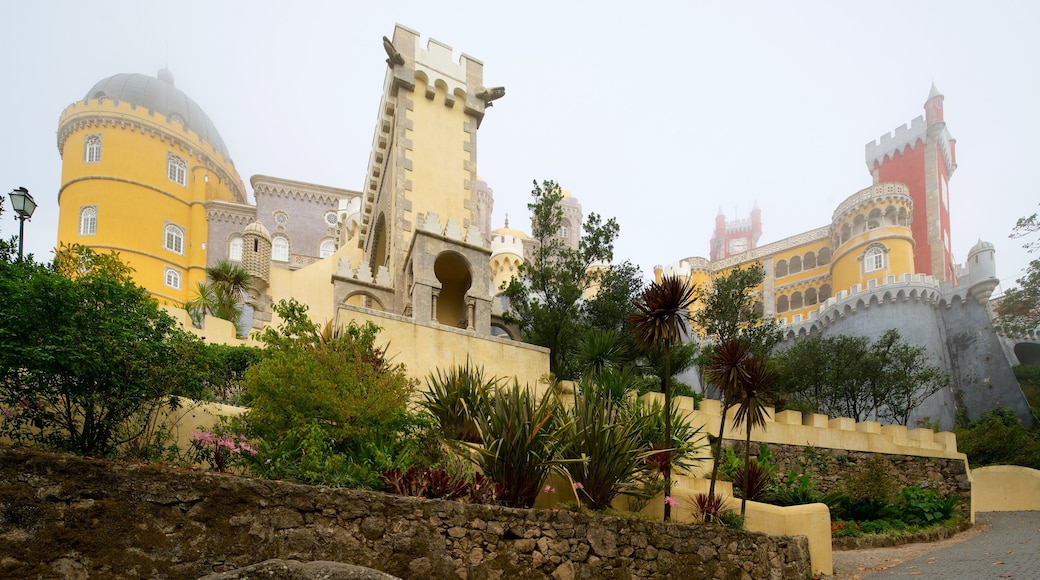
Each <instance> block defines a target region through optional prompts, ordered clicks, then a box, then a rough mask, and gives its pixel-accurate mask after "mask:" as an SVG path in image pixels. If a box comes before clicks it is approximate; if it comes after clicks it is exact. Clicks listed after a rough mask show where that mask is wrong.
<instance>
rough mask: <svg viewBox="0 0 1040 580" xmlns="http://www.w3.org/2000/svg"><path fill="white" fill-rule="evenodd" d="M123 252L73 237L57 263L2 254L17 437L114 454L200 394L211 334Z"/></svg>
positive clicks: (4, 401)
mask: <svg viewBox="0 0 1040 580" xmlns="http://www.w3.org/2000/svg"><path fill="white" fill-rule="evenodd" d="M130 272H131V270H130V268H128V267H127V266H126V265H125V264H123V263H122V262H121V261H120V260H119V259H118V256H117V255H116V254H114V253H112V254H97V253H95V252H94V251H92V250H90V249H89V248H86V247H83V246H63V247H62V248H60V249H59V251H58V252H57V257H56V258H55V261H54V263H53V264H51V265H50V266H44V265H41V264H35V263H33V262H31V261H29V260H20V261H14V262H12V261H10V260H9V259H4V260H0V312H3V316H0V405H2V406H3V407H4V409H3V416H4V420H3V426H2V431H3V433H4V434H5V435H7V436H9V437H11V438H12V439H16V440H22V441H28V442H32V443H38V444H43V445H45V446H47V447H50V448H53V449H58V450H65V451H72V452H75V453H79V454H83V455H97V456H108V455H112V454H114V453H115V452H116V451H117V449H118V448H119V447H120V446H121V445H123V444H125V443H128V442H131V441H138V442H139V441H140V438H141V437H142V436H143V435H144V434H145V433H146V432H148V427H149V425H148V421H147V418H148V417H154V416H157V415H158V414H160V413H161V411H162V410H164V409H168V408H169V407H170V406H173V405H175V399H173V395H186V396H193V397H197V396H198V395H199V394H200V393H201V391H202V385H203V378H202V375H201V372H200V370H199V364H198V363H199V359H198V356H199V352H200V348H201V341H200V340H199V339H197V338H195V337H193V336H191V335H189V334H188V333H185V332H184V331H182V330H180V329H179V328H177V324H176V322H175V321H174V320H173V318H171V317H170V316H169V315H167V314H166V312H164V311H163V310H162V309H161V308H160V307H159V305H158V303H157V302H156V301H155V300H154V299H153V298H152V297H151V296H150V295H149V294H148V292H147V291H146V290H145V289H143V288H141V287H139V286H136V285H135V284H134V283H133V281H132V280H131V277H130Z"/></svg>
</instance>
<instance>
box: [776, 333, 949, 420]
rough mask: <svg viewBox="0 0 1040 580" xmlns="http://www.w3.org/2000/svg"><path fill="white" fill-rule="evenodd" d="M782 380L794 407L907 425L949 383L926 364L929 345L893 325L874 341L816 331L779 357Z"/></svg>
mask: <svg viewBox="0 0 1040 580" xmlns="http://www.w3.org/2000/svg"><path fill="white" fill-rule="evenodd" d="M775 360H776V370H777V372H778V374H779V375H780V379H779V382H780V383H781V385H782V387H781V388H782V390H783V391H784V393H785V395H786V396H787V397H790V398H792V399H794V400H795V401H796V403H795V406H798V407H799V408H801V409H803V410H805V411H809V412H813V413H824V414H827V415H831V416H838V417H852V418H854V419H856V420H857V421H866V420H868V419H875V420H878V421H887V422H891V423H898V424H901V425H906V424H907V423H908V422H909V420H910V415H911V414H912V413H913V411H914V410H915V409H917V408H918V407H919V406H920V405H921V404H922V403H923V402H924V400H925V399H927V398H928V397H930V396H931V395H933V394H935V393H936V392H938V391H939V390H940V389H942V388H943V387H945V386H947V385H948V384H949V382H950V377H949V375H947V374H946V373H944V372H943V371H942V370H941V369H940V368H939V367H937V366H934V365H929V364H927V355H926V353H925V349H924V347H919V346H911V345H909V344H906V343H905V342H903V341H902V339H901V337H900V335H899V332H898V331H896V330H889V331H887V332H885V334H883V335H882V336H880V337H878V338H877V339H876V340H874V341H870V340H869V339H868V338H865V337H857V336H845V335H837V336H826V337H820V336H811V337H808V338H804V339H802V340H799V341H798V342H796V343H795V344H793V345H792V346H791V347H790V348H788V349H786V350H784V351H782V352H781V353H779V354H778V355H777V356H776V357H775Z"/></svg>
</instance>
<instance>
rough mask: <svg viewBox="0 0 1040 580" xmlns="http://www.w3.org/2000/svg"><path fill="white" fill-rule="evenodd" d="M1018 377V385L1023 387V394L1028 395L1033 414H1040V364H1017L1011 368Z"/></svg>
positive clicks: (1027, 399)
mask: <svg viewBox="0 0 1040 580" xmlns="http://www.w3.org/2000/svg"><path fill="white" fill-rule="evenodd" d="M1011 370H1012V371H1014V373H1015V378H1016V379H1018V385H1019V386H1020V387H1022V394H1024V395H1025V396H1026V401H1028V402H1029V406H1030V408H1032V409H1033V415H1034V416H1036V415H1038V414H1040V366H1037V365H1015V366H1014V367H1012V368H1011Z"/></svg>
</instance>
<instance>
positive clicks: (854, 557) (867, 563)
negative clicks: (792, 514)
mask: <svg viewBox="0 0 1040 580" xmlns="http://www.w3.org/2000/svg"><path fill="white" fill-rule="evenodd" d="M987 529H989V524H986V523H984V522H977V523H976V524H975V525H974V526H972V527H971V529H969V530H967V531H964V532H961V533H959V534H957V535H955V536H954V537H952V538H948V539H945V540H940V541H938V542H925V543H918V544H905V545H903V546H896V547H893V548H872V549H869V550H842V551H835V552H834V553H833V561H834V576H831V578H841V579H842V580H845V579H849V580H858V579H860V578H870V577H872V576H873V575H875V574H878V572H883V571H885V570H888V569H890V568H895V567H897V566H899V565H901V564H902V563H903V562H907V561H909V560H913V559H915V558H920V557H921V556H927V555H928V554H930V553H932V552H936V551H938V550H942V549H945V548H949V547H950V546H954V545H956V544H959V543H961V542H963V541H965V540H968V539H970V538H974V537H975V536H978V535H979V534H982V533H985V532H986V530H987ZM875 577H876V576H875Z"/></svg>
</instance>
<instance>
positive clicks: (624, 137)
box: [0, 0, 1040, 289]
mask: <svg viewBox="0 0 1040 580" xmlns="http://www.w3.org/2000/svg"><path fill="white" fill-rule="evenodd" d="M351 4H353V3H347V2H304V1H296V2H293V3H292V5H291V6H290V3H289V2H277V3H276V2H266V1H252V2H218V1H203V2H195V1H179V2H143V1H133V2H124V1H112V0H109V1H106V2H101V3H97V2H83V1H81V0H80V1H76V2H65V1H36V2H17V3H15V2H4V3H3V4H2V5H0V22H3V23H4V24H5V26H4V34H3V39H4V49H3V50H2V51H0V72H2V73H3V75H2V79H3V81H2V82H3V90H2V91H0V131H2V135H3V139H2V141H0V189H2V192H3V193H4V194H5V195H4V197H5V199H4V202H3V203H4V204H5V207H6V208H7V211H6V212H5V214H4V216H3V218H2V222H0V235H2V236H4V237H8V236H11V235H13V234H15V233H17V222H16V221H15V220H14V219H13V212H11V211H10V205H9V201H8V200H7V199H6V192H7V191H10V189H11V188H13V187H17V186H25V187H27V188H28V189H29V190H30V191H31V193H32V194H33V196H34V197H35V198H36V200H37V202H38V203H39V204H40V207H39V209H38V210H37V212H36V215H35V216H34V217H33V218H32V221H30V222H29V223H27V224H26V247H27V251H31V252H34V253H35V254H36V255H37V257H38V258H49V257H50V250H51V248H52V247H53V246H54V245H55V243H56V236H57V233H56V232H57V211H58V208H57V191H58V188H59V187H60V181H61V159H60V157H59V154H58V150H57V146H56V130H57V125H58V116H59V115H60V114H61V112H62V110H63V109H64V108H65V107H66V106H67V105H69V104H71V103H72V102H73V101H76V100H80V99H82V98H83V97H84V96H85V94H86V92H87V90H88V89H90V87H91V86H93V85H94V83H96V82H97V81H98V80H100V79H102V78H105V77H108V76H110V75H113V74H116V73H121V72H134V73H144V74H149V75H154V74H155V73H156V71H157V70H158V69H159V68H161V67H163V66H168V67H169V69H170V70H171V71H172V72H173V74H174V76H175V78H176V84H177V87H178V88H180V89H181V90H183V91H184V92H185V93H187V94H188V95H189V96H191V97H192V98H193V99H194V100H195V101H196V102H198V103H199V105H201V106H202V108H203V109H204V110H205V111H206V112H207V113H208V114H209V116H210V118H212V119H213V121H214V123H216V125H217V127H218V129H219V130H220V132H221V135H222V136H223V138H224V141H225V142H226V143H227V146H228V148H229V149H230V151H231V156H232V158H233V159H234V162H235V166H236V167H237V168H238V171H239V173H240V175H241V176H242V178H243V181H244V182H245V183H246V186H247V189H250V188H249V177H250V176H252V175H254V174H265V175H272V176H277V177H284V178H288V179H295V180H300V181H308V182H313V183H319V184H324V185H330V186H335V187H344V188H349V189H358V188H360V186H361V183H362V180H363V178H364V175H365V169H366V164H367V161H368V155H369V148H370V145H371V143H372V134H373V130H374V128H375V122H376V113H377V108H378V103H379V98H380V91H381V88H382V82H383V76H384V72H385V69H386V64H385V62H384V59H385V58H386V55H385V54H384V52H383V49H382V46H381V43H380V37H382V36H383V35H386V36H391V35H392V33H393V30H394V24H395V23H397V22H399V23H401V24H403V25H405V26H407V27H409V28H412V29H413V30H416V31H418V32H419V33H420V34H421V35H422V37H423V40H422V41H421V42H422V44H423V46H425V43H426V39H427V38H429V37H433V38H436V39H437V40H439V41H441V42H444V43H446V44H448V45H450V46H452V47H453V48H454V49H455V57H456V60H457V58H458V55H459V54H460V53H461V52H465V53H466V54H469V55H472V56H473V57H475V58H477V59H480V60H482V61H483V62H484V80H485V84H487V85H488V86H497V85H504V86H505V87H506V90H507V95H506V97H505V98H503V99H501V100H499V101H496V103H495V106H494V108H492V109H490V110H489V111H488V113H487V115H486V117H485V118H484V121H483V124H482V126H481V128H480V132H479V138H478V147H479V157H478V166H479V172H480V174H481V176H482V177H483V178H484V179H485V180H486V181H487V182H488V183H489V185H490V186H491V187H492V188H493V190H494V195H495V218H494V226H495V227H499V226H501V225H502V223H503V221H504V216H505V215H506V214H507V213H508V214H509V218H510V225H511V226H512V227H519V228H523V229H527V227H528V226H529V217H528V212H527V209H526V204H527V203H528V201H529V199H530V190H531V181H532V180H534V179H537V180H539V181H541V180H543V179H553V180H556V181H557V182H559V183H560V184H561V185H563V187H565V188H566V189H569V190H570V191H571V192H572V193H573V194H574V195H575V196H576V197H578V198H579V200H580V201H581V202H582V205H583V207H584V209H585V212H586V213H588V212H597V213H599V214H601V215H604V216H607V217H609V216H614V217H617V219H618V221H619V222H620V224H621V236H620V239H619V241H618V243H617V247H616V257H617V258H619V259H630V260H632V261H633V262H634V263H636V264H637V265H639V266H640V267H641V268H642V270H643V272H644V274H646V275H647V276H649V275H651V274H652V271H653V266H654V265H655V264H668V263H672V262H675V261H677V260H679V259H682V258H685V257H687V256H707V255H708V240H709V238H710V237H711V233H712V227H713V223H714V217H715V215H716V213H717V212H718V210H719V209H720V207H721V209H722V210H723V211H724V212H725V213H726V214H727V216H728V217H730V218H739V217H746V216H747V213H748V212H749V211H750V209H751V207H752V206H753V204H754V203H756V202H757V203H758V205H759V207H761V209H762V217H763V222H764V226H763V237H762V239H761V240H760V244H765V243H769V242H773V241H776V240H780V239H783V238H785V237H788V236H791V235H795V234H798V233H801V232H803V231H806V230H809V229H812V228H816V227H820V226H824V225H827V224H828V223H829V222H830V219H831V214H832V213H833V211H834V209H835V208H836V207H837V205H838V204H839V203H840V202H841V201H842V200H844V199H845V198H846V197H848V196H850V195H852V194H854V193H856V192H857V191H859V190H860V189H862V188H864V187H867V186H869V185H870V183H871V179H870V175H869V173H868V171H867V168H866V165H865V162H864V144H865V143H867V142H868V141H872V140H874V139H876V138H878V137H880V136H881V135H882V134H884V133H887V132H889V131H891V130H893V129H895V128H896V127H897V126H899V125H902V124H904V123H906V122H908V121H910V120H911V119H912V118H914V117H916V116H918V115H921V114H923V104H924V100H925V98H926V96H927V94H928V90H929V87H930V85H931V83H932V82H933V81H934V82H935V84H936V85H937V86H938V88H939V89H940V90H941V91H942V92H943V94H944V95H945V96H946V100H945V114H946V121H947V124H948V126H949V129H950V131H951V133H952V134H953V136H954V137H955V138H956V139H957V158H958V162H959V167H958V169H957V171H956V173H955V174H954V175H953V177H952V178H951V180H950V190H951V214H952V231H951V235H952V237H953V246H952V248H953V252H954V257H955V259H956V260H957V261H958V262H961V261H964V260H965V259H966V258H967V253H968V250H969V248H971V246H972V245H974V244H975V242H976V241H977V240H978V239H979V238H981V239H984V240H988V241H991V242H993V243H994V244H995V245H996V247H997V268H998V274H999V276H1000V278H1001V280H1002V289H1006V288H1008V287H1010V286H1011V285H1012V284H1013V283H1014V280H1015V279H1016V278H1017V277H1018V276H1019V275H1020V274H1021V272H1022V270H1023V268H1024V267H1025V265H1026V263H1027V262H1028V260H1029V255H1028V254H1027V253H1026V252H1025V251H1024V250H1022V249H1021V243H1020V241H1018V240H1009V239H1008V233H1009V232H1010V230H1011V228H1012V226H1013V225H1014V223H1015V221H1016V220H1017V219H1018V218H1019V217H1021V216H1023V215H1027V214H1031V213H1033V212H1034V211H1036V210H1037V203H1038V201H1040V195H1038V192H1037V189H1036V185H1035V184H1034V183H1033V182H1034V181H1035V180H1034V179H1033V178H1032V177H1030V173H1031V172H1032V171H1034V169H1033V168H1035V167H1036V166H1037V165H1038V163H1037V162H1038V158H1040V141H1038V136H1040V108H1038V107H1037V105H1036V103H1037V101H1038V98H1040V66H1038V65H1037V61H1038V58H1040V34H1037V32H1036V27H1037V25H1038V24H1040V3H1035V2H1026V1H1022V2H987V3H982V2H949V1H941V2H905V1H898V2H886V1H877V0H875V1H871V2H855V3H853V2H832V1H827V2H714V3H706V2H704V3H702V2H675V3H656V2H606V1H600V2H559V1H557V2H551V3H550V2H524V3H511V4H510V5H506V4H500V3H496V2H480V3H473V2H471V3H466V4H465V5H464V6H463V5H460V4H458V3H454V4H453V3H447V4H446V3H443V2H429V1H426V2H392V1H385V2H365V3H358V4H359V6H358V7H353V6H351ZM506 6H508V7H506ZM250 194H251V190H250Z"/></svg>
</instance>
